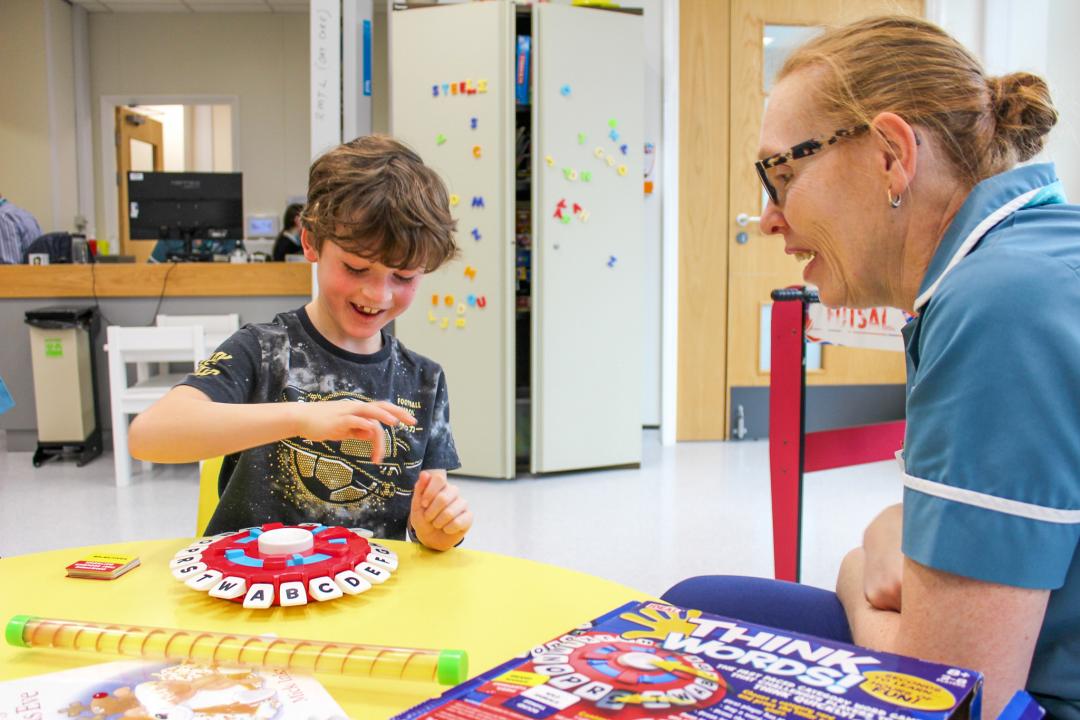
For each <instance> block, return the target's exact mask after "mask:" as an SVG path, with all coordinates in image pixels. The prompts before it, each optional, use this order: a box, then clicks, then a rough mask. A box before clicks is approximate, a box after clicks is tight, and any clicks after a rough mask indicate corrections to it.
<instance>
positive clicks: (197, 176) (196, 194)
mask: <svg viewBox="0 0 1080 720" xmlns="http://www.w3.org/2000/svg"><path fill="white" fill-rule="evenodd" d="M128 222H129V227H130V235H131V238H132V239H133V240H161V241H174V242H171V243H165V242H163V243H162V245H164V246H174V247H175V249H174V250H171V251H166V256H167V257H169V258H173V257H181V256H182V259H187V260H192V259H209V258H210V256H212V255H213V254H214V253H215V252H223V253H228V252H231V251H232V249H233V247H235V245H236V241H238V240H241V239H242V238H243V237H244V200H243V175H242V174H241V173H200V172H129V173H128ZM176 241H179V242H176ZM196 246H197V247H196ZM181 249H182V251H181ZM155 255H157V252H155ZM159 259H160V258H159Z"/></svg>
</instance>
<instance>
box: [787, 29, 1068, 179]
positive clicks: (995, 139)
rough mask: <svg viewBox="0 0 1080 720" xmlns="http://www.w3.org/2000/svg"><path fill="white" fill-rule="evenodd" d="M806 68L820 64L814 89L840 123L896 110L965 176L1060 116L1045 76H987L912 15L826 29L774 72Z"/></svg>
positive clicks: (1039, 140) (1021, 151)
mask: <svg viewBox="0 0 1080 720" xmlns="http://www.w3.org/2000/svg"><path fill="white" fill-rule="evenodd" d="M804 68H813V69H821V70H823V71H824V72H823V78H824V79H823V80H822V82H821V84H820V85H819V86H818V87H816V88H815V89H814V92H815V96H816V97H817V98H818V100H817V102H818V103H819V105H820V107H821V110H822V111H823V112H824V113H825V114H826V115H827V116H829V118H830V119H831V120H833V121H835V122H836V123H837V127H839V126H840V125H844V124H862V123H865V124H870V122H871V120H872V119H873V118H874V116H876V115H877V114H878V113H882V112H894V113H896V114H897V115H899V116H900V117H902V118H904V120H906V121H907V122H909V123H911V124H917V125H921V126H922V127H925V128H926V129H927V130H928V131H929V132H931V133H933V134H934V136H935V137H936V138H937V140H938V141H939V142H940V144H941V146H942V148H943V149H944V151H945V153H946V156H947V158H948V160H949V162H950V164H951V165H952V167H953V170H954V173H955V175H956V176H957V178H958V179H960V180H962V181H964V182H967V183H969V184H970V185H975V184H976V183H978V182H979V181H981V180H984V179H986V178H988V177H990V176H992V175H996V174H997V173H1000V172H1004V171H1005V170H1008V169H1009V168H1011V167H1012V166H1013V165H1015V164H1016V163H1018V162H1024V161H1025V160H1029V159H1031V158H1032V157H1034V156H1035V155H1036V154H1038V152H1039V151H1040V150H1042V147H1043V144H1044V142H1045V135H1046V134H1047V133H1048V132H1050V129H1051V128H1052V127H1053V126H1054V124H1055V123H1056V122H1057V118H1058V114H1057V110H1055V109H1054V105H1053V103H1052V101H1051V99H1050V90H1049V88H1048V87H1047V85H1046V82H1045V81H1044V80H1043V79H1042V78H1040V77H1038V76H1037V75H1032V74H1031V73H1026V72H1018V73H1012V74H1010V75H1004V76H1001V77H987V76H986V74H985V73H984V71H983V68H982V65H981V64H980V63H979V61H978V60H977V59H976V58H975V56H974V55H972V54H971V52H969V51H968V50H967V49H966V48H965V47H964V46H963V45H961V44H960V43H959V42H957V41H956V40H955V39H953V38H952V37H951V36H950V35H949V34H948V33H946V32H945V31H944V30H942V29H941V28H939V27H938V26H937V25H934V24H933V23H930V22H927V21H926V20H922V19H919V18H916V17H907V16H885V17H875V18H868V19H865V20H860V21H857V22H853V23H851V24H849V25H844V26H841V27H837V28H832V29H829V30H827V31H826V32H825V33H824V34H822V35H819V36H818V37H816V38H814V39H813V40H810V41H809V42H807V43H806V44H805V45H803V46H802V47H800V48H798V49H796V50H795V51H794V52H793V53H792V54H791V55H790V56H789V57H788V58H787V61H786V62H785V63H784V66H783V67H782V68H781V70H780V74H779V76H778V78H777V79H778V80H779V79H783V78H784V77H786V76H788V75H790V74H792V73H794V72H796V71H799V70H802V69H804Z"/></svg>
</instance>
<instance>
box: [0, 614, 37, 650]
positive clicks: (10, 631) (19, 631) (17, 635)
mask: <svg viewBox="0 0 1080 720" xmlns="http://www.w3.org/2000/svg"><path fill="white" fill-rule="evenodd" d="M33 619H34V616H33V615H16V616H14V617H12V618H11V619H10V620H8V624H7V627H6V628H4V639H5V640H7V644H8V645H14V646H15V647H30V643H28V642H26V641H25V640H23V630H24V629H25V628H26V623H28V622H30V621H31V620H33Z"/></svg>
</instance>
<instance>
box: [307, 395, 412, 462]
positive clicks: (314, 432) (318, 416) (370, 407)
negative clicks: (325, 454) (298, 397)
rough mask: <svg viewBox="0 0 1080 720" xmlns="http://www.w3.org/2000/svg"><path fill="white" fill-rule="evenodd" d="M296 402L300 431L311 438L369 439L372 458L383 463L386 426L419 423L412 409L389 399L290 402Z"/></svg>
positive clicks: (373, 460) (317, 439)
mask: <svg viewBox="0 0 1080 720" xmlns="http://www.w3.org/2000/svg"><path fill="white" fill-rule="evenodd" d="M290 405H293V406H295V408H294V410H295V413H296V426H297V431H296V433H295V434H296V435H299V436H301V437H304V438H307V439H308V440H316V441H319V440H368V441H370V442H371V461H372V462H375V463H380V462H382V460H383V455H385V453H386V447H385V437H384V433H383V429H382V426H383V425H386V426H387V427H396V426H397V425H398V424H400V423H405V424H406V425H415V424H416V418H414V417H413V415H412V413H410V412H409V411H408V410H405V409H403V408H399V407H398V406H397V405H394V404H393V403H388V402H385V401H382V400H380V401H378V402H363V401H360V400H330V401H324V402H310V403H290Z"/></svg>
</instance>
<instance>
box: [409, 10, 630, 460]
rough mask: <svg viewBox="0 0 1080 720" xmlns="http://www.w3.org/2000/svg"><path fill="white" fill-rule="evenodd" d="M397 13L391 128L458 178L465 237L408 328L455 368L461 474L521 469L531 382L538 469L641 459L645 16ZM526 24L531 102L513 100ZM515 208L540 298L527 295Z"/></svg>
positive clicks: (420, 345)
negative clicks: (520, 292) (520, 331)
mask: <svg viewBox="0 0 1080 720" xmlns="http://www.w3.org/2000/svg"><path fill="white" fill-rule="evenodd" d="M390 28H391V30H390V32H391V38H390V55H391V59H390V90H391V113H390V122H391V129H392V132H393V134H394V135H395V136H397V137H398V138H400V139H402V140H404V141H405V142H407V143H408V144H409V145H411V146H412V147H413V148H414V149H416V150H417V151H418V152H419V153H420V155H421V156H422V157H423V158H424V160H425V162H427V163H428V164H429V165H431V166H432V167H434V168H435V169H436V170H437V171H438V172H439V173H440V174H441V175H442V176H443V178H444V179H445V180H446V182H447V185H448V187H449V189H450V192H451V193H452V194H453V197H452V198H451V204H452V205H453V211H454V214H455V217H456V219H457V222H458V242H459V245H460V246H461V248H462V256H461V259H460V260H459V261H456V262H453V263H450V264H448V265H447V266H446V267H445V268H443V269H441V270H439V271H438V272H436V273H434V274H433V275H432V276H430V277H428V278H426V279H425V280H424V286H423V287H424V290H423V293H422V295H421V297H419V298H418V299H417V300H416V301H415V302H414V304H413V307H412V309H410V310H409V312H408V313H406V314H405V315H403V316H402V317H401V318H400V319H399V320H398V321H397V326H396V332H397V334H398V336H399V337H401V339H402V341H403V342H404V343H405V345H406V346H407V347H410V348H412V349H414V350H416V351H417V352H420V353H422V354H424V355H427V356H429V357H431V358H433V359H434V360H436V361H437V362H439V363H440V364H442V366H443V368H444V369H445V370H446V375H447V381H448V383H449V388H450V400H451V420H452V423H453V426H454V436H455V438H456V440H457V443H458V450H459V453H460V455H461V459H462V468H461V470H460V472H461V473H462V474H468V475H477V476H482V477H493V478H509V477H513V475H514V471H515V442H514V437H515V432H514V431H515V403H516V402H517V398H518V396H519V394H523V395H525V396H526V398H527V400H528V401H529V405H530V413H529V414H530V422H529V424H530V426H531V433H530V443H529V444H530V448H529V453H528V454H529V462H528V465H529V469H530V471H532V472H537V473H545V472H559V471H565V470H575V469H584V468H596V467H609V466H617V465H630V464H635V463H639V462H640V460H641V391H640V388H641V356H642V352H641V344H642V331H641V318H642V300H641V286H642V277H643V272H644V269H643V267H642V262H641V257H642V246H643V232H642V208H643V193H642V158H643V140H642V123H643V120H642V118H643V112H644V110H643V76H644V65H643V49H642V25H641V17H640V15H637V14H633V13H623V12H611V11H605V10H598V9H591V8H578V7H568V6H561V5H548V4H541V5H535V6H532V7H515V6H514V5H512V4H510V3H509V2H485V3H470V4H460V5H443V6H430V7H417V8H411V9H407V10H400V11H397V12H395V13H393V16H392V18H391V23H390ZM521 35H528V36H529V38H530V41H531V57H530V65H531V73H530V74H531V87H530V94H529V95H530V99H531V103H530V104H529V105H519V104H518V103H516V101H515V91H514V90H515V87H514V86H515V71H516V69H517V67H516V65H517V63H516V55H517V53H516V49H517V45H518V41H517V37H518V36H521ZM519 138H521V140H520V141H519ZM526 149H527V150H528V151H529V152H528V159H526V158H525V155H524V153H523V152H522V151H523V150H526ZM519 165H520V171H519V167H518V166H519ZM455 200H456V204H455ZM518 213H523V214H524V213H528V216H529V217H530V220H529V223H528V224H529V226H530V234H531V261H530V266H531V268H530V269H531V283H530V288H531V298H530V299H529V305H530V309H529V310H518V309H517V304H518V302H517V299H516V298H515V284H516V269H515V257H516V255H517V240H516V238H515V216H516V214H518ZM521 312H529V313H530V322H529V323H528V324H527V325H525V324H524V323H517V318H518V317H519V314H520V313H521ZM516 326H521V327H527V328H528V332H529V337H528V338H524V337H522V338H515V327H516ZM516 340H517V341H516ZM525 340H528V342H527V343H526V342H524V341H525ZM526 347H527V348H528V350H527V351H526V350H525V348H526ZM521 363H528V364H529V367H530V372H529V373H527V374H525V373H520V375H522V377H523V382H521V383H516V382H515V378H516V377H517V376H518V375H519V365H520V364H521Z"/></svg>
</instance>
